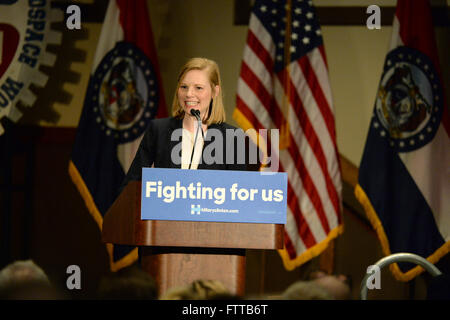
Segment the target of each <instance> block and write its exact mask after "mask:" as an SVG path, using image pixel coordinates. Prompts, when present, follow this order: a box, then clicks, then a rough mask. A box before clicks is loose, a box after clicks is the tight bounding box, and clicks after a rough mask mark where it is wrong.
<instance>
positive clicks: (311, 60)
mask: <svg viewBox="0 0 450 320" xmlns="http://www.w3.org/2000/svg"><path fill="white" fill-rule="evenodd" d="M314 50H317V49H314ZM307 57H308V59H306V58H303V59H299V60H298V64H299V65H300V68H301V71H302V73H303V77H304V78H305V79H306V82H307V84H308V87H309V89H310V91H311V93H312V95H313V97H314V100H315V101H316V104H317V108H318V110H319V111H320V113H321V114H322V117H323V119H324V121H325V126H326V128H327V129H328V134H329V135H330V139H331V143H333V142H334V141H335V140H336V136H335V132H334V128H335V123H334V114H333V111H332V110H331V97H326V96H325V93H324V90H322V89H323V88H324V87H325V86H324V85H323V83H319V79H318V77H317V76H316V70H317V71H318V72H322V74H323V72H324V70H320V68H321V67H323V66H322V65H321V64H320V61H319V59H318V58H320V54H318V52H315V51H313V52H311V53H309V54H308V55H307ZM321 80H322V81H323V79H321ZM325 88H326V87H325ZM311 109H314V108H311Z"/></svg>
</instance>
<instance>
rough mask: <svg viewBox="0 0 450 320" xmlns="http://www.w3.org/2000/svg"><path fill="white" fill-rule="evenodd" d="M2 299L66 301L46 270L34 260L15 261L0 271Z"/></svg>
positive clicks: (0, 295) (0, 293)
mask: <svg viewBox="0 0 450 320" xmlns="http://www.w3.org/2000/svg"><path fill="white" fill-rule="evenodd" d="M0 298H1V299H5V300H54V299H65V298H66V297H65V296H63V295H62V293H61V292H59V291H58V290H57V289H56V288H54V287H53V286H52V284H51V283H50V281H49V279H48V277H47V275H46V274H45V272H44V270H42V269H41V268H40V267H39V266H38V265H36V264H35V263H34V262H33V261H32V260H19V261H15V262H13V263H11V264H9V265H7V266H6V267H5V268H3V269H2V270H1V271H0Z"/></svg>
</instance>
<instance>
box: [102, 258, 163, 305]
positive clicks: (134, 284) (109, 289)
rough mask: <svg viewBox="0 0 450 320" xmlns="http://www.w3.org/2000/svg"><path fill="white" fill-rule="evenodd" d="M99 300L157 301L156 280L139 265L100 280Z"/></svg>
mask: <svg viewBox="0 0 450 320" xmlns="http://www.w3.org/2000/svg"><path fill="white" fill-rule="evenodd" d="M97 294H98V298H99V299H103V300H155V299H157V298H158V293H157V289H156V283H155V280H154V279H153V278H152V276H150V275H149V274H148V273H146V272H145V271H143V270H142V269H141V268H140V267H139V266H138V265H132V266H130V267H127V268H123V269H121V270H119V271H117V272H115V273H111V274H108V275H106V276H104V277H102V279H101V280H100V284H99V288H98V292H97Z"/></svg>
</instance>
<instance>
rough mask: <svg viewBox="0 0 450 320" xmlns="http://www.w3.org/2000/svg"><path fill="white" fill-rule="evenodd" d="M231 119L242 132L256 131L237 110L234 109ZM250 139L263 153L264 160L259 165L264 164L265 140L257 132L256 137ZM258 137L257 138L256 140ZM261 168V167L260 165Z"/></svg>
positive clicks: (265, 155)
mask: <svg viewBox="0 0 450 320" xmlns="http://www.w3.org/2000/svg"><path fill="white" fill-rule="evenodd" d="M233 119H234V120H236V122H237V124H238V125H239V126H240V127H241V129H242V130H244V131H247V130H249V129H254V130H255V131H256V128H255V127H253V125H252V124H251V122H250V121H248V119H247V118H246V117H245V116H244V115H243V114H242V112H241V111H240V110H238V109H237V108H235V109H234V112H233ZM249 137H250V139H252V141H253V143H254V144H255V145H256V146H257V147H258V148H259V149H260V150H261V151H262V152H263V154H264V158H263V160H262V162H261V163H266V160H267V157H268V156H267V154H268V151H267V143H266V142H265V140H264V139H263V138H262V137H261V136H260V135H259V132H256V136H250V135H249ZM258 137H259V138H258ZM261 167H263V165H261Z"/></svg>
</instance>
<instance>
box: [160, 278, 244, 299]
mask: <svg viewBox="0 0 450 320" xmlns="http://www.w3.org/2000/svg"><path fill="white" fill-rule="evenodd" d="M231 297H234V298H236V297H235V296H234V295H233V294H231V293H230V292H229V291H228V289H227V288H225V286H224V285H223V284H222V283H221V282H219V281H215V280H196V281H194V282H192V283H191V284H188V285H186V286H180V287H175V288H171V289H169V290H168V291H167V292H166V293H165V294H164V295H163V296H162V297H161V298H160V300H219V299H231Z"/></svg>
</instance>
